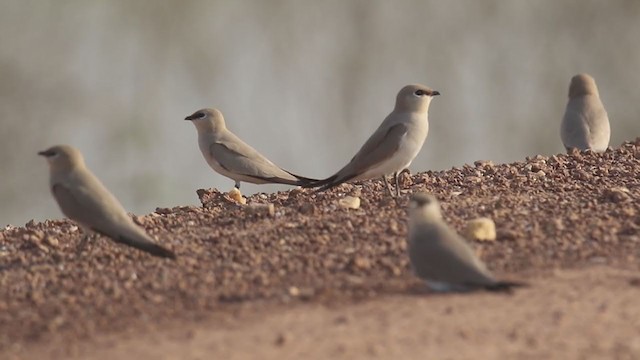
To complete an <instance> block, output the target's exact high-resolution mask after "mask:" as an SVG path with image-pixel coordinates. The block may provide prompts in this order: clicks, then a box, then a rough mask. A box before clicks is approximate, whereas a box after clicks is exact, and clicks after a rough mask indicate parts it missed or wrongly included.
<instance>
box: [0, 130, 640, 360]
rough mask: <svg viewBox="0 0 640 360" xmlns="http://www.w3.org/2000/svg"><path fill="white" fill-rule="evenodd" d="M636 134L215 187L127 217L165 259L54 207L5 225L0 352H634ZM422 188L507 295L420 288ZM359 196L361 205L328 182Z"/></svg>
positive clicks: (90, 355)
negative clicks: (84, 239) (581, 146)
mask: <svg viewBox="0 0 640 360" xmlns="http://www.w3.org/2000/svg"><path fill="white" fill-rule="evenodd" d="M638 159H640V141H638V140H636V142H635V143H629V144H624V145H623V146H621V147H620V148H618V149H615V150H610V151H607V152H606V153H604V154H591V153H572V154H569V155H557V156H552V157H542V156H537V157H534V158H531V159H527V160H526V161H522V162H518V163H514V164H502V165H494V164H492V163H491V162H488V161H478V162H476V163H475V164H474V165H470V166H464V167H462V168H454V169H451V170H448V171H443V172H427V173H421V174H417V175H414V176H408V175H407V176H405V177H404V178H403V179H402V180H403V181H402V182H403V186H404V189H405V190H404V193H403V196H402V198H401V199H400V200H399V201H398V202H397V203H396V202H395V201H393V200H392V199H390V198H389V197H388V195H387V194H386V192H385V191H384V189H383V185H382V183H381V182H380V181H369V182H365V183H363V184H358V185H353V184H346V185H343V186H341V187H338V188H336V189H334V190H332V191H329V192H326V193H319V194H314V193H312V192H311V191H307V190H292V191H289V192H282V193H277V194H269V195H264V194H262V195H255V196H252V197H251V198H249V199H248V202H249V204H257V203H271V204H273V205H274V206H275V213H273V214H269V213H262V212H260V211H258V212H255V211H252V210H251V209H253V208H252V207H247V206H240V205H237V204H236V203H234V202H233V201H231V200H230V199H228V198H227V197H226V196H225V195H224V194H221V193H219V192H217V191H215V190H199V191H198V195H199V196H200V199H201V201H202V202H203V206H202V207H176V208H173V209H157V210H156V212H154V213H152V214H149V215H147V216H140V217H136V218H135V219H136V221H137V222H138V223H139V224H141V225H142V226H144V227H145V228H146V229H147V230H148V231H149V232H150V233H151V234H152V235H154V236H155V237H156V238H157V239H158V242H160V243H162V244H163V245H166V246H168V247H170V248H172V249H174V250H175V251H176V253H177V254H178V256H179V258H178V260H177V261H169V260H162V259H156V258H153V257H151V256H148V255H146V254H143V253H140V252H138V251H136V250H134V249H129V248H125V247H123V246H120V245H117V244H114V243H112V242H110V241H109V240H107V239H104V238H99V239H97V240H96V241H94V242H93V243H92V244H91V246H88V247H87V248H86V249H84V250H80V251H79V250H78V242H79V240H80V238H81V236H82V235H81V234H80V232H79V230H78V229H77V227H76V226H75V225H73V223H71V222H69V221H66V220H53V221H45V222H44V223H29V224H27V225H26V226H25V227H20V228H16V227H7V228H6V229H4V230H3V231H1V232H0V334H1V335H2V337H1V338H0V351H1V353H0V354H2V358H8V359H13V358H16V359H46V358H78V359H107V358H109V359H112V358H123V359H126V358H136V359H147V358H149V359H151V358H154V359H176V358H181V359H206V358H211V357H215V358H229V359H253V358H267V359H270V358H301V357H303V358H322V359H324V358H372V357H375V358H398V357H399V358H408V359H411V358H438V359H466V358H474V359H497V358H518V359H539V358H547V359H552V358H557V359H588V358H593V359H602V358H612V359H627V358H628V359H638V358H640V303H639V302H638V300H637V299H638V296H639V295H640V271H638V270H640V261H639V260H638V255H640V250H639V246H638V245H639V244H640V230H639V229H640V214H639V213H638V205H637V204H638V198H639V197H640V188H639V187H638V185H639V183H640V180H638V179H637V175H636V174H638V173H639V172H640V161H639V160H638ZM416 191H428V192H431V193H434V194H436V195H437V196H438V198H439V199H441V201H442V203H443V211H444V214H445V218H446V219H447V221H449V222H450V223H451V224H452V225H453V226H454V227H456V228H457V229H459V230H460V229H462V228H463V226H464V223H465V221H466V220H469V219H472V218H475V217H478V216H488V217H491V218H492V219H494V221H495V222H496V225H497V228H498V238H497V240H496V241H490V242H474V243H473V245H474V247H475V248H476V249H477V252H478V254H479V255H480V256H481V257H482V258H483V259H484V260H485V261H486V262H487V263H488V265H489V267H490V268H492V269H493V270H494V271H495V272H496V273H497V274H499V275H500V276H501V277H504V278H508V279H512V280H520V281H526V282H528V283H529V284H530V286H529V287H527V288H522V289H518V290H516V291H515V292H514V293H513V294H511V295H505V294H493V293H486V292H479V293H472V294H449V295H439V294H433V293H430V292H429V291H427V290H425V289H424V287H423V286H422V284H421V283H420V282H419V281H418V280H416V279H415V278H414V277H413V276H412V275H411V272H410V270H409V266H408V259H407V257H406V253H405V252H406V244H405V236H406V221H405V220H406V204H407V200H408V194H410V193H412V192H416ZM345 195H351V196H359V197H360V198H361V199H362V205H361V207H360V208H359V209H357V210H353V209H343V208H341V207H340V206H339V205H338V200H339V199H340V198H342V197H344V196H345Z"/></svg>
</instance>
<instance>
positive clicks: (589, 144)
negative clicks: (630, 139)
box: [560, 74, 611, 152]
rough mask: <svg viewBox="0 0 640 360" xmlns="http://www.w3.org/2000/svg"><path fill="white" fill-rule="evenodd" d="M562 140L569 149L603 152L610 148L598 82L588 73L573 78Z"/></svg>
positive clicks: (605, 115) (607, 125)
mask: <svg viewBox="0 0 640 360" xmlns="http://www.w3.org/2000/svg"><path fill="white" fill-rule="evenodd" d="M560 137H561V138H562V142H563V143H564V147H565V148H567V150H569V149H571V148H577V149H579V150H587V149H590V150H593V151H597V152H602V151H605V150H606V149H607V147H608V146H609V138H610V137H611V128H610V126H609V117H608V116H607V111H606V110H605V109H604V105H603V104H602V101H600V94H599V93H598V87H597V86H596V81H595V80H594V79H593V78H592V77H591V76H590V75H588V74H578V75H576V76H574V77H573V78H571V85H569V102H568V103H567V108H566V110H565V113H564V117H563V118H562V124H561V125H560Z"/></svg>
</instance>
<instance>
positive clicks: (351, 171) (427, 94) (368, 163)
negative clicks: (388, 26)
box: [303, 84, 440, 196]
mask: <svg viewBox="0 0 640 360" xmlns="http://www.w3.org/2000/svg"><path fill="white" fill-rule="evenodd" d="M436 95H440V93H439V92H438V91H436V90H433V89H430V88H428V87H426V86H424V85H419V84H414V85H407V86H405V87H403V88H402V89H401V90H400V92H399V93H398V95H397V97H396V104H395V107H394V109H393V111H392V112H391V113H390V114H389V115H388V116H387V117H386V118H385V119H384V121H383V122H382V124H380V126H379V127H378V129H377V130H376V131H375V132H374V133H373V135H371V137H369V140H367V141H366V142H365V143H364V145H363V146H362V147H361V148H360V150H359V151H358V153H357V154H356V155H355V156H354V157H353V158H352V159H351V161H350V162H349V163H348V164H347V165H345V166H344V167H343V168H342V169H340V170H339V171H338V172H337V173H335V174H334V175H332V176H330V177H328V178H326V179H324V180H320V181H317V182H315V183H311V184H309V185H303V186H304V187H320V189H319V191H323V190H326V189H329V188H332V187H334V186H337V185H340V184H342V183H344V182H346V181H358V180H368V179H373V178H378V177H382V179H383V180H384V183H385V186H386V187H387V190H388V191H389V194H390V195H391V196H393V192H392V191H391V187H390V186H389V182H388V181H387V175H390V174H393V177H394V181H395V186H396V196H399V195H400V186H399V184H398V174H399V173H400V172H401V171H403V170H405V169H407V168H408V167H409V165H410V164H411V162H412V161H413V159H414V158H415V157H416V156H417V155H418V152H420V149H421V148H422V145H423V144H424V141H425V139H426V138H427V133H428V132H429V116H428V111H429V104H430V103H431V99H433V97H434V96H436Z"/></svg>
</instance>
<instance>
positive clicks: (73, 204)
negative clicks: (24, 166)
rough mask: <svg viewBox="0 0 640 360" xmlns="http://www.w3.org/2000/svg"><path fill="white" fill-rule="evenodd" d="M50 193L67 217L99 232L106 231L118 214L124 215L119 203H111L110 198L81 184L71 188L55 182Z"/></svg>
mask: <svg viewBox="0 0 640 360" xmlns="http://www.w3.org/2000/svg"><path fill="white" fill-rule="evenodd" d="M52 193H53V196H54V197H55V198H56V200H57V202H58V205H59V206H60V209H61V210H62V212H63V213H64V214H65V215H66V216H67V217H68V218H70V219H72V220H75V221H78V222H80V223H82V224H83V225H85V226H87V227H90V228H92V229H94V230H97V231H99V232H106V231H107V229H109V226H108V224H109V223H110V222H111V221H113V220H114V219H116V218H117V217H118V216H122V214H124V216H126V212H125V211H124V209H122V206H121V205H120V204H119V203H116V204H113V203H112V202H113V200H112V199H105V198H104V196H100V195H99V194H98V193H97V192H96V191H90V190H89V189H88V188H87V187H85V186H82V185H81V186H78V187H76V188H75V189H73V190H71V189H69V188H68V187H67V186H66V185H63V184H56V185H54V186H53V187H52ZM105 202H106V203H105ZM108 209H111V211H109V210H108Z"/></svg>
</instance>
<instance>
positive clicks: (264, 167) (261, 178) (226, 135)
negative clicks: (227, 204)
mask: <svg viewBox="0 0 640 360" xmlns="http://www.w3.org/2000/svg"><path fill="white" fill-rule="evenodd" d="M185 120H189V121H191V122H192V123H193V124H194V125H195V127H196V130H197V131H198V145H199V147H200V151H201V152H202V155H203V156H204V158H205V160H206V161H207V163H208V164H209V166H211V168H213V170H215V171H216V172H218V173H219V174H221V175H223V176H226V177H228V178H230V179H232V180H234V181H235V187H236V188H238V189H240V182H242V181H244V182H248V183H253V184H269V183H271V184H287V185H304V184H307V183H311V182H313V181H317V180H315V179H309V178H306V177H303V176H299V175H295V174H293V173H290V172H289V171H287V170H284V169H282V168H280V167H278V166H277V165H275V164H274V163H272V162H271V161H270V160H269V159H267V158H266V157H264V156H262V154H260V153H259V152H257V151H256V150H255V149H254V148H252V147H251V146H249V145H247V144H246V143H245V142H244V141H242V140H240V138H239V137H237V136H236V135H235V134H234V133H232V132H231V131H229V130H228V129H227V126H226V125H225V122H224V117H223V116H222V113H221V112H220V111H219V110H217V109H201V110H198V111H196V112H195V113H193V114H191V115H189V116H187V117H186V118H185Z"/></svg>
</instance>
